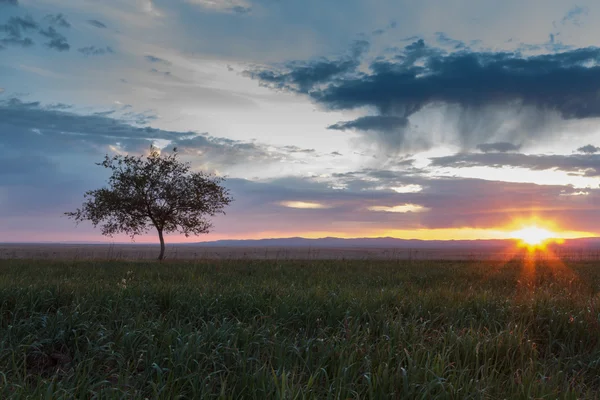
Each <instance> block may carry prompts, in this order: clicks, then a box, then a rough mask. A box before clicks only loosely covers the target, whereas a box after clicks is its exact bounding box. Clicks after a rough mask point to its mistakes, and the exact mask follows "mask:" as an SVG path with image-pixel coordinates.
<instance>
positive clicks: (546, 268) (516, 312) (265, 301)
mask: <svg viewBox="0 0 600 400" xmlns="http://www.w3.org/2000/svg"><path fill="white" fill-rule="evenodd" d="M599 289H600V272H598V269H597V266H596V265H594V264H592V263H577V264H572V265H568V266H564V265H553V264H550V263H549V262H543V263H541V264H539V265H537V266H531V265H528V266H523V265H521V264H519V263H509V264H506V265H503V264H498V263H491V262H486V263H483V262H456V261H453V262H433V261H426V262H425V261H424V262H419V263H415V262H413V263H411V262H408V261H405V262H400V263H398V262H382V261H379V262H377V261H284V262H281V261H249V260H246V261H240V260H238V261H233V260H232V261H203V262H195V263H181V262H180V263H169V266H168V268H164V264H162V265H161V264H154V263H140V262H137V263H136V262H129V263H126V262H58V261H56V262H50V261H44V262H40V261H0V371H1V372H0V398H3V399H9V398H32V399H42V398H48V399H72V398H97V399H100V398H102V399H113V398H114V399H144V398H149V399H177V398H181V399H199V398H203V399H205V398H206V399H211V398H214V399H239V398H243V399H270V398H273V399H313V398H314V399H348V398H360V399H381V398H406V399H430V398H441V399H446V398H448V399H516V398H522V399H526V398H548V399H557V398H561V399H576V398H577V399H580V398H596V397H597V393H598V390H599V389H600V374H599V372H600V361H599V360H600V341H599V339H600V321H599V312H600V294H599Z"/></svg>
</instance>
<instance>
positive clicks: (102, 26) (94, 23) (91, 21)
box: [87, 19, 106, 29]
mask: <svg viewBox="0 0 600 400" xmlns="http://www.w3.org/2000/svg"><path fill="white" fill-rule="evenodd" d="M87 23H88V24H90V25H92V26H95V27H96V28H100V29H105V28H106V25H105V24H103V23H102V22H100V21H98V20H97V19H88V20H87Z"/></svg>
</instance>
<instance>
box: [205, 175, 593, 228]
mask: <svg viewBox="0 0 600 400" xmlns="http://www.w3.org/2000/svg"><path fill="white" fill-rule="evenodd" d="M397 175H398V174H397ZM420 179H421V183H422V184H423V190H422V191H420V192H415V193H395V192H393V191H384V190H374V189H367V190H354V189H348V188H346V189H333V188H331V187H330V186H329V185H328V184H327V183H326V182H316V181H314V180H313V179H310V178H298V177H286V178H279V179H271V180H265V181H247V180H241V179H230V180H228V181H227V185H228V187H230V188H231V190H232V193H233V195H234V197H235V198H236V202H235V204H233V205H232V207H231V209H230V210H229V211H228V216H227V218H223V219H219V220H218V221H216V222H217V223H216V226H223V228H220V229H222V231H221V232H225V233H226V234H240V233H241V234H246V235H251V234H252V233H253V232H264V231H271V232H273V231H275V232H277V231H278V232H282V233H283V234H285V233H288V235H289V236H292V235H297V234H298V232H329V233H331V232H336V231H337V232H341V233H344V234H346V235H351V236H366V235H371V234H379V235H389V234H393V233H392V232H393V231H394V230H414V229H452V228H454V229H460V228H483V229H486V228H488V229H489V228H492V229H511V224H513V223H515V222H519V221H529V220H531V218H532V217H535V218H538V219H539V220H542V221H543V220H547V221H552V222H555V223H556V224H557V225H558V226H559V227H561V228H563V229H569V230H580V231H587V232H596V231H597V227H596V224H595V222H594V221H595V219H594V218H593V217H592V216H593V215H595V213H597V206H596V205H595V202H597V201H598V199H600V191H599V190H598V189H590V190H588V191H587V193H588V194H587V195H580V196H576V195H574V194H576V193H577V192H578V190H575V189H573V188H571V187H569V186H559V185H556V186H551V185H535V184H531V183H507V182H498V181H486V180H480V179H463V178H441V179H429V178H424V177H421V178H420ZM378 183H379V184H381V183H383V182H378ZM282 204H288V205H290V204H291V205H296V206H298V207H293V208H291V207H284V208H282V207H281V205H282ZM322 206H323V207H322ZM409 211H410V212H409ZM272 215H278V216H279V217H280V218H272V217H270V216H272ZM229 219H235V221H236V223H235V224H228V223H227V221H228V220H229ZM221 224H222V225H221ZM513 229H514V228H513Z"/></svg>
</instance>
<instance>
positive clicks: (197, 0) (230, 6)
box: [186, 0, 252, 14]
mask: <svg viewBox="0 0 600 400" xmlns="http://www.w3.org/2000/svg"><path fill="white" fill-rule="evenodd" d="M186 1H187V2H188V3H192V4H197V5H199V6H202V7H204V8H206V9H208V10H212V11H217V12H229V13H236V14H248V13H250V12H251V11H252V6H251V4H250V3H249V2H247V1H245V0H186Z"/></svg>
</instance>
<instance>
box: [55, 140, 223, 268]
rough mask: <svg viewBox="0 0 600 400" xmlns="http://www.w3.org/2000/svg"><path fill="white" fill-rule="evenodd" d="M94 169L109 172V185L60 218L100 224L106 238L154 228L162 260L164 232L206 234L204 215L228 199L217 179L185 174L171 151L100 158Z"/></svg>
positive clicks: (87, 195)
mask: <svg viewBox="0 0 600 400" xmlns="http://www.w3.org/2000/svg"><path fill="white" fill-rule="evenodd" d="M96 165H101V166H103V167H104V168H108V169H110V170H112V176H111V177H110V178H109V180H108V186H109V187H108V188H102V189H97V190H90V191H88V192H86V193H85V195H84V198H85V199H86V200H85V201H84V203H83V205H82V207H81V208H79V209H77V210H76V211H74V212H66V213H65V214H66V215H67V216H69V217H70V218H73V219H75V220H76V221H77V223H78V224H79V223H80V222H82V221H86V220H89V221H91V222H92V224H93V225H94V227H96V226H98V225H101V226H102V234H103V235H105V236H110V237H112V236H113V234H115V233H120V232H123V233H127V234H128V235H129V236H131V238H132V239H133V238H134V237H135V236H136V235H140V234H142V233H146V232H148V230H149V229H150V227H151V226H154V228H156V230H157V231H158V238H159V239H160V255H159V256H158V259H159V260H163V259H164V256H165V240H164V236H163V234H164V233H169V232H180V233H183V234H184V235H185V236H186V237H189V236H190V235H192V234H193V235H199V234H201V233H208V231H209V229H210V228H212V224H211V223H210V221H209V220H207V219H206V216H214V215H215V214H217V213H221V214H225V212H224V211H223V208H224V207H225V206H226V205H228V204H229V203H230V202H231V201H232V200H233V199H232V198H231V197H230V196H229V191H228V190H227V189H225V188H224V187H222V186H221V185H220V184H221V182H222V181H223V179H222V178H219V177H216V176H213V175H210V174H206V173H203V172H190V165H189V163H184V162H181V161H179V160H178V159H177V149H176V148H175V149H173V154H171V155H165V156H163V155H161V154H160V152H159V151H158V150H157V149H156V148H153V147H151V150H150V154H149V155H148V156H146V157H145V159H144V157H142V156H140V157H135V156H129V155H128V156H121V155H119V156H114V157H112V158H111V157H109V156H108V155H106V156H105V159H104V161H103V162H101V163H96Z"/></svg>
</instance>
